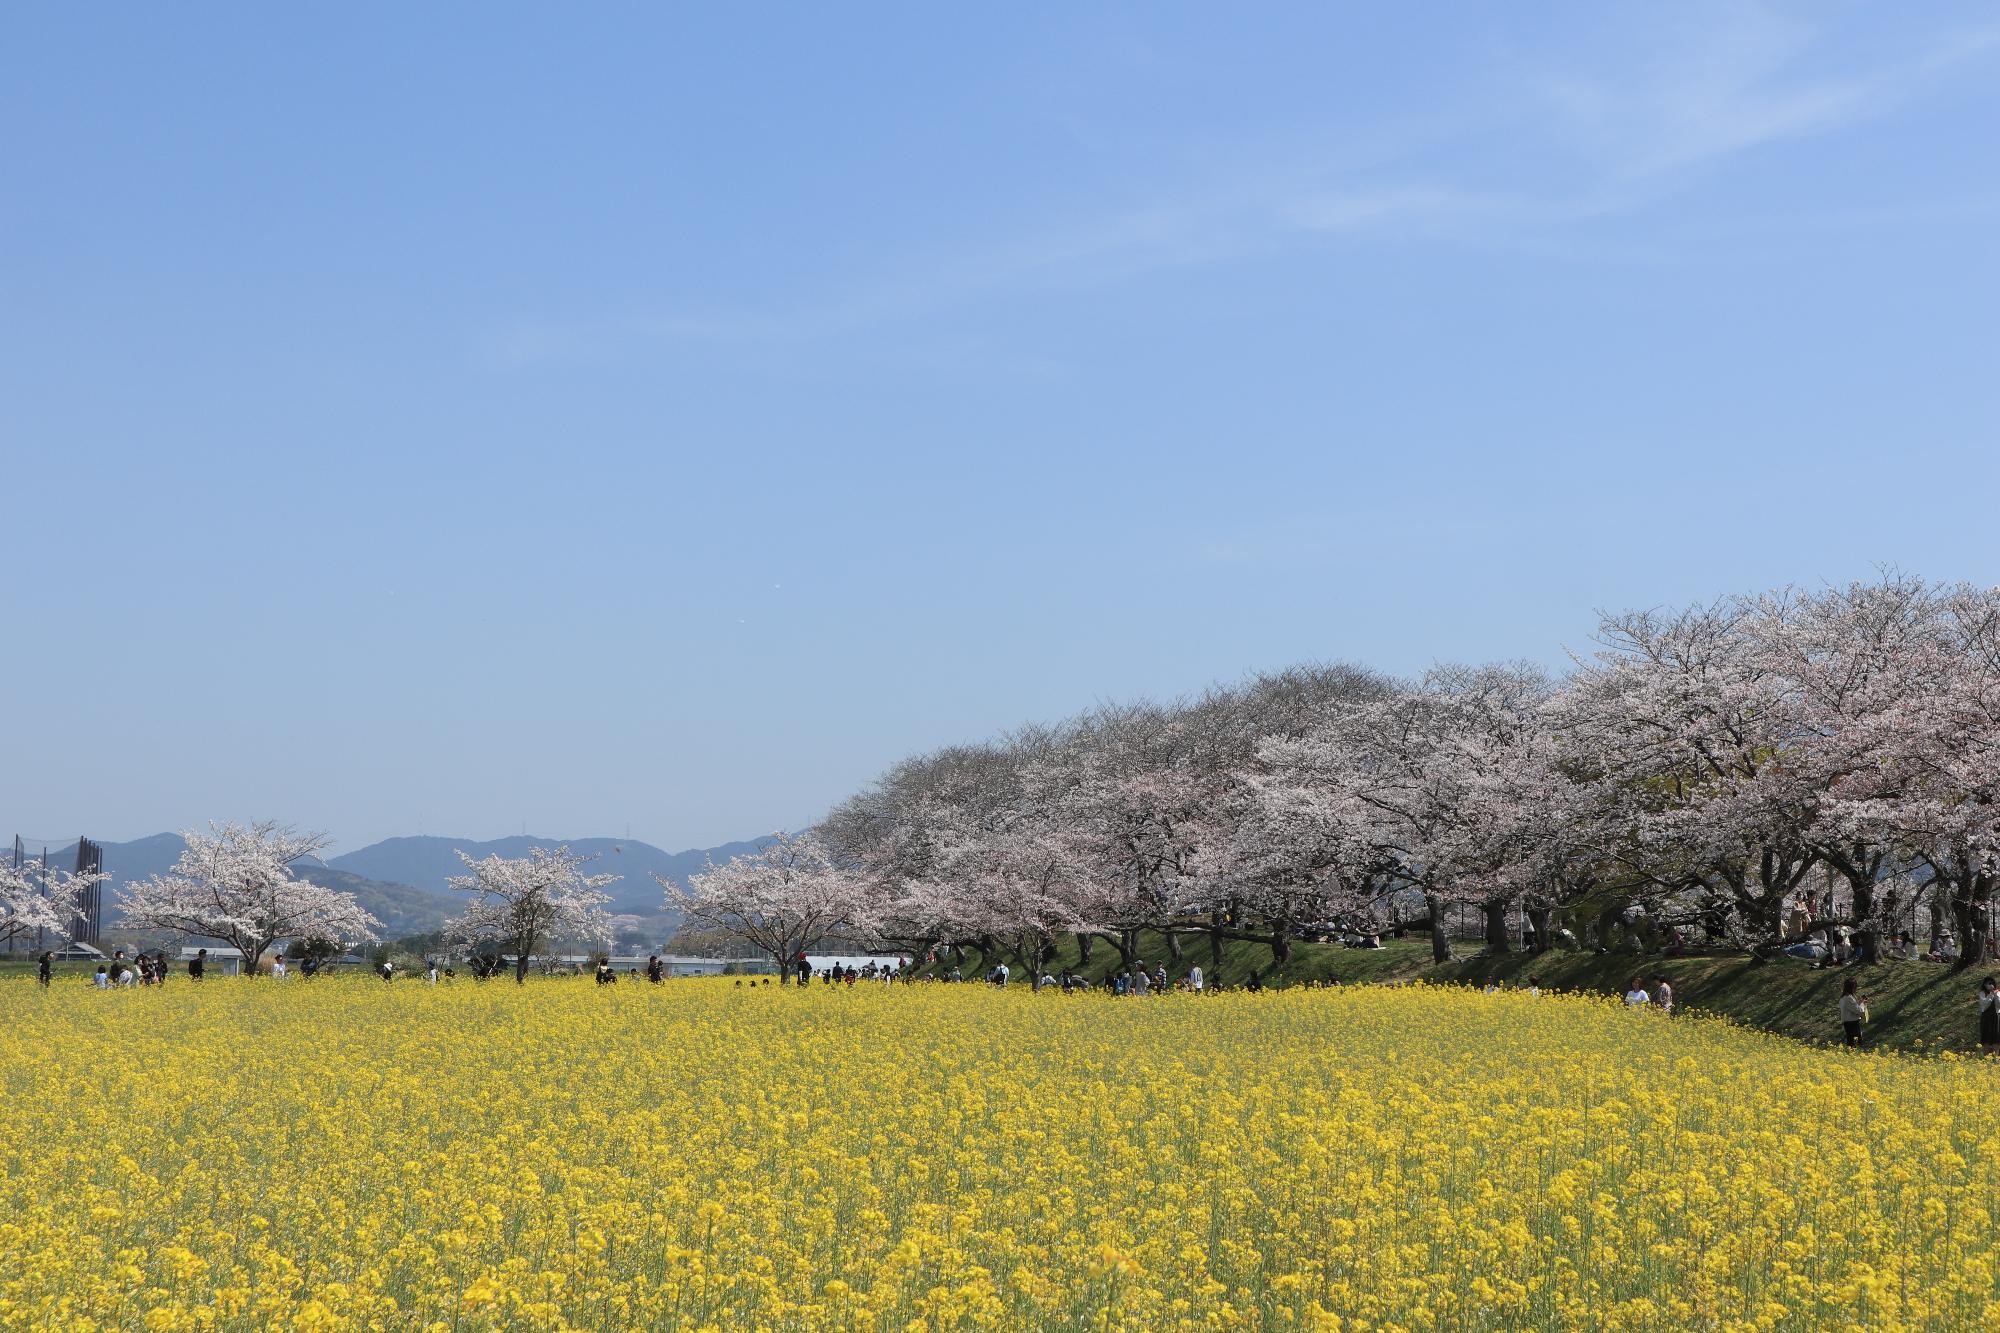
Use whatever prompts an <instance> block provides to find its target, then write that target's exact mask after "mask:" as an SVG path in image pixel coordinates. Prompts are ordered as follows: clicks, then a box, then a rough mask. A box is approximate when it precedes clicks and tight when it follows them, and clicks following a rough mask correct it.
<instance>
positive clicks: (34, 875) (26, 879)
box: [0, 862, 108, 951]
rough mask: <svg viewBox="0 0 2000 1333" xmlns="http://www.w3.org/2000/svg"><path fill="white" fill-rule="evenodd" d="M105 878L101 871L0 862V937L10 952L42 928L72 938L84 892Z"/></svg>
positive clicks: (67, 938) (79, 918) (74, 933)
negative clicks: (17, 866) (13, 864)
mask: <svg viewBox="0 0 2000 1333" xmlns="http://www.w3.org/2000/svg"><path fill="white" fill-rule="evenodd" d="M106 878H108V877H107V876H106V875H105V874H104V873H103V872H101V871H86V872H83V873H78V872H76V871H72V870H64V869H62V868H61V867H60V866H45V865H37V864H34V863H32V862H30V863H29V864H27V865H23V866H21V867H19V868H16V867H14V866H10V865H0V939H4V940H5V941H6V945H7V948H8V949H9V950H10V951H11V950H12V949H13V948H14V947H15V946H16V945H17V944H18V943H19V942H20V941H22V940H25V939H27V938H28V937H30V936H33V935H36V934H37V933H38V932H41V931H48V932H50V933H51V934H54V935H56V936H58V937H59V938H61V939H65V940H70V939H75V938H76V930H77V927H78V926H79V925H80V924H82V917H83V899H84V895H85V894H86V893H88V892H89V891H90V889H91V887H92V886H93V885H97V884H101V883H103V882H104V880H105V879H106Z"/></svg>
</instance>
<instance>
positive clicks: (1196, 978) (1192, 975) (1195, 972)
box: [1188, 963, 1201, 995]
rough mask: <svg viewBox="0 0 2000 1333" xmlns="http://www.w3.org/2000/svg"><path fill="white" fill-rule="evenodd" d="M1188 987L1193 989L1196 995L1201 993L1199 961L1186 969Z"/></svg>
mask: <svg viewBox="0 0 2000 1333" xmlns="http://www.w3.org/2000/svg"><path fill="white" fill-rule="evenodd" d="M1188 989H1189V990H1191V991H1193V992H1194V993H1195V994H1196V995H1199V994H1201V964H1200V963H1196V964H1195V965H1194V966H1193V967H1191V968H1189V969H1188Z"/></svg>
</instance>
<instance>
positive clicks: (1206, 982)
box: [35, 895, 2000, 1055]
mask: <svg viewBox="0 0 2000 1333" xmlns="http://www.w3.org/2000/svg"><path fill="white" fill-rule="evenodd" d="M1810 897H1811V895H1805V896H1804V897H1802V899H1801V901H1800V902H1799V903H1798V904H1797V906H1796V908H1795V910H1794V912H1793V913H1792V914H1791V915H1790V916H1788V918H1787V923H1786V924H1787V930H1788V933H1791V934H1795V935H1797V936H1798V938H1797V939H1796V940H1795V942H1794V943H1793V944H1792V945H1791V946H1789V947H1788V948H1787V950H1786V952H1787V953H1795V954H1798V956H1801V957H1809V958H1811V959H1812V960H1813V961H1814V962H1815V963H1819V964H1820V965H1825V966H1834V965H1839V964H1841V963H1846V962H1860V961H1862V959H1861V958H1860V957H1859V956H1858V955H1857V954H1856V953H1855V952H1853V950H1852V947H1851V936H1850V934H1849V932H1848V931H1847V929H1846V928H1845V927H1839V928H1837V930H1836V932H1833V933H1828V932H1823V931H1818V930H1813V929H1809V927H1810V926H1811V922H1812V916H1811V913H1812V911H1813V910H1814V908H1815V907H1816V904H1814V903H1812V902H1810V901H1809V899H1810ZM1900 940H1901V942H1902V944H1903V945H1904V946H1905V948H1907V945H1908V942H1909V936H1907V935H1904V936H1902V937H1900ZM1355 947H1361V948H1368V947H1380V946H1379V943H1378V942H1376V941H1367V942H1363V943H1360V944H1358V945H1356V946H1355ZM1896 949H1897V942H1896V941H1895V940H1894V939H1892V941H1891V944H1890V956H1900V957H1909V956H1910V955H1909V953H1908V952H1907V951H1905V952H1900V953H1898V952H1896ZM1801 950H1810V951H1811V952H1809V953H1801V952H1800V951H1801ZM1822 958H1824V959H1825V960H1826V961H1825V962H1824V963H1821V959H1822ZM55 961H56V959H55V954H54V953H53V952H50V951H44V952H43V953H42V954H41V955H40V956H39V957H38V958H37V959H36V969H35V972H36V980H37V981H38V982H40V983H41V985H42V986H44V987H46V986H48V985H49V984H50V983H51V979H52V977H53V974H54V971H55ZM926 961H927V963H929V964H933V966H930V967H927V968H924V969H918V968H914V967H912V966H911V961H910V959H908V958H901V957H899V958H897V959H896V960H895V961H894V962H893V963H892V962H890V961H889V960H888V959H880V960H870V961H869V962H867V963H866V964H864V965H862V966H860V967H856V966H855V965H854V964H853V963H852V962H842V961H839V960H835V961H832V962H828V963H825V964H823V965H822V966H820V967H818V968H815V967H814V966H813V965H812V963H811V961H810V960H809V959H808V958H807V957H806V956H805V954H803V953H800V954H797V955H795V956H794V957H793V958H792V960H791V967H790V968H789V969H788V971H787V972H786V973H785V974H784V975H782V976H780V977H779V979H778V984H779V985H781V986H786V985H792V984H794V983H796V984H797V985H798V986H799V987H800V988H805V987H809V986H811V985H812V984H813V982H814V981H818V982H819V983H820V984H821V985H822V986H850V987H851V986H854V985H856V984H858V983H860V982H864V981H865V982H871V983H875V984H881V985H888V984H893V983H895V982H899V981H900V982H904V983H906V984H910V983H922V984H925V985H939V984H943V985H951V984H955V983H959V984H962V983H964V982H965V981H966V980H967V978H966V976H965V974H964V971H963V970H962V969H960V968H956V967H954V968H952V969H951V970H950V971H948V972H947V971H943V970H941V969H939V968H938V967H936V966H934V965H935V964H936V963H937V961H938V960H937V958H936V955H932V956H931V957H930V958H929V959H927V960H926ZM208 962H209V956H208V950H207V949H197V950H196V951H195V952H194V954H193V955H192V956H190V957H189V958H188V959H187V962H186V972H187V976H188V979H189V980H190V981H196V982H199V981H201V980H202V979H203V977H204V976H205V975H206V973H207V970H208ZM298 962H299V971H300V973H301V975H303V976H305V977H312V976H314V975H315V974H317V973H318V972H319V971H320V970H321V969H322V966H323V965H322V963H321V962H320V960H319V959H317V958H316V957H313V956H312V955H310V954H308V955H307V956H306V957H304V958H302V959H300V960H298ZM289 966H290V964H289V962H288V960H287V959H286V958H285V956H284V955H283V954H279V955H277V956H275V957H274V958H273V959H272V961H271V967H270V975H271V977H272V978H273V979H274V980H283V979H284V978H285V977H286V976H287V975H288V971H289ZM471 966H472V973H473V975H474V976H475V977H477V978H479V979H481V980H485V979H487V978H490V977H493V976H497V975H499V974H500V973H501V972H502V971H503V970H504V967H505V960H503V959H501V958H499V957H498V956H497V955H485V956H475V957H474V958H473V959H472V960H471ZM423 969H424V979H425V981H427V982H428V983H429V984H431V985H438V984H440V983H441V982H449V981H451V980H452V979H453V977H454V976H455V975H456V973H455V972H454V971H453V969H452V968H450V967H448V966H445V965H443V964H441V963H440V962H439V961H437V960H436V959H426V960H425V962H424V965H423ZM666 971H667V969H666V963H665V960H664V959H662V958H661V957H660V956H659V955H658V954H653V955H650V956H649V957H648V958H647V959H646V966H645V971H644V973H643V974H641V972H640V971H639V969H637V968H628V969H627V970H626V972H625V973H624V974H623V976H624V978H626V979H632V980H638V979H640V977H641V976H642V975H643V978H644V980H646V981H647V982H650V983H652V984H654V985H658V984H660V983H661V982H663V981H664V980H665V979H666ZM167 973H168V968H167V955H166V951H165V950H164V949H153V950H140V951H138V952H137V953H134V954H133V955H132V956H131V957H129V958H128V957H127V956H126V953H125V950H123V949H119V950H117V951H116V952H115V953H113V955H112V956H111V957H110V958H108V959H105V960H103V961H102V962H99V963H98V964H97V968H96V971H95V972H94V973H92V974H91V976H90V984H91V986H93V987H94V988H96V989H98V990H111V989H123V988H127V987H136V986H160V985H164V984H165V983H166V979H167ZM376 975H377V976H379V977H380V978H381V979H382V980H383V981H384V982H390V981H393V980H394V979H395V978H396V975H397V970H396V966H395V963H394V962H393V961H392V960H390V959H383V960H382V961H381V962H380V963H378V964H376ZM595 976H596V981H597V984H598V985H600V986H605V985H613V984H615V983H617V982H618V981H619V980H620V979H621V976H620V974H619V972H618V971H617V970H616V969H615V968H614V967H613V966H612V964H611V961H610V960H609V959H608V958H606V959H601V960H600V961H599V962H598V963H597V965H596V970H595ZM979 979H980V980H981V981H983V982H984V983H986V984H987V985H990V986H994V987H997V988H1003V989H1004V988H1006V987H1007V986H1008V985H1009V983H1010V982H1012V981H1013V980H1014V973H1013V969H1012V968H1011V967H1010V966H1009V965H1008V964H1007V963H1006V962H1004V961H1001V962H997V963H995V964H994V965H993V967H992V968H990V969H988V970H987V971H986V972H985V973H983V974H982V975H981V977H980V978H979ZM1032 979H1033V980H1035V981H1037V982H1038V983H1039V985H1038V987H1037V988H1038V989H1042V990H1052V991H1058V992H1060V993H1062V994H1064V995H1071V994H1078V993H1083V992H1088V991H1093V990H1095V991H1100V992H1103V993H1107V994H1109V995H1112V996H1117V997H1123V996H1128V995H1165V994H1171V993H1182V994H1192V995H1204V994H1212V993H1214V992H1217V991H1220V990H1222V989H1223V988H1222V986H1221V985H1220V984H1219V983H1217V982H1215V981H1212V980H1210V979H1209V978H1208V977H1207V976H1206V975H1205V974H1204V973H1203V971H1202V968H1201V966H1200V965H1199V964H1196V965H1194V966H1192V967H1190V968H1188V970H1187V972H1186V973H1185V974H1184V975H1182V976H1180V977H1177V978H1175V977H1170V976H1169V975H1168V972H1167V967H1166V964H1164V963H1155V964H1152V965H1150V966H1149V965H1148V964H1147V963H1145V962H1144V961H1143V960H1135V961H1133V962H1132V963H1130V964H1128V965H1126V966H1124V967H1121V968H1114V969H1112V971H1111V972H1110V974H1109V975H1108V976H1106V977H1105V978H1103V979H1101V980H1098V981H1093V980H1092V979H1091V978H1089V977H1086V976H1084V975H1083V974H1082V973H1080V972H1077V971H1074V970H1073V969H1071V968H1068V967H1064V968H1062V969H1060V970H1059V971H1055V972H1044V973H1042V974H1041V975H1040V976H1039V977H1036V978H1032ZM736 984H737V985H738V986H742V985H744V984H745V981H744V979H743V978H738V979H737V982H736ZM748 984H749V985H751V986H769V985H770V984H771V978H769V977H761V978H758V977H753V978H750V979H749V980H748ZM1266 984H1267V983H1266V979H1265V973H1264V971H1263V970H1262V969H1259V970H1257V971H1254V972H1252V973H1251V974H1250V976H1249V977H1248V978H1247V979H1246V980H1245V981H1244V982H1243V987H1242V988H1243V989H1244V990H1245V991H1248V992H1253V993H1254V992H1258V991H1262V990H1264V989H1265V988H1266ZM1304 984H1305V985H1306V986H1307V987H1309V988H1331V987H1337V986H1338V985H1340V980H1339V978H1337V977H1326V978H1320V979H1316V980H1313V981H1308V982H1306V983H1304ZM1482 989H1483V990H1484V991H1485V992H1486V993H1487V994H1496V993H1499V992H1501V991H1504V990H1506V989H1507V983H1506V981H1505V979H1504V978H1502V977H1501V976H1500V975H1499V974H1498V973H1494V974H1490V975H1488V977H1487V978H1486V981H1485V984H1484V986H1483V988H1482ZM1519 989H1520V990H1522V991H1524V992H1525V993H1526V994H1529V995H1540V994H1541V993H1542V982H1541V978H1540V976H1539V975H1536V974H1530V975H1529V976H1528V978H1527V981H1526V984H1525V985H1524V986H1522V987H1520V988H1519ZM1623 998H1624V1002H1625V1004H1626V1006H1627V1007H1628V1008H1632V1009H1644V1010H1647V1011H1650V1012H1656V1013H1659V1014H1661V1015H1666V1016H1670V1015H1672V1014H1673V1012H1674V1007H1675V1004H1676V1002H1677V1001H1676V996H1675V994H1674V986H1673V982H1672V981H1671V980H1669V979H1668V978H1667V976H1666V975H1665V974H1663V973H1657V972H1656V973H1654V974H1653V975H1652V976H1651V977H1647V976H1645V975H1638V976H1634V977H1633V978H1632V979H1631V981H1630V982H1629V983H1628V984H1627V985H1626V988H1625V991H1624V995H1623ZM1974 999H1975V1003H1976V1006H1977V1014H1978V1037H1979V1044H1980V1046H1981V1048H1982V1049H1983V1050H1984V1051H1985V1052H1986V1053H1987V1054H1989V1055H2000V978H1995V977H1991V976H1989V977H1987V978H1985V979H1984V980H1982V981H1981V982H1980V983H1979V989H1978V991H1977V993H1976V995H1975V997H1974ZM1838 1011H1839V1020H1840V1027H1841V1032H1842V1038H1843V1042H1844V1044H1845V1045H1847V1046H1858V1045H1860V1044H1861V1040H1862V1036H1863V1033H1864V1031H1865V1029H1866V1026H1867V1024H1868V1022H1869V1021H1870V1015H1869V1010H1868V1000H1867V997H1866V996H1864V995H1863V994H1862V993H1861V985H1860V981H1859V979H1858V978H1856V977H1848V978H1846V979H1845V981H1844V982H1843V983H1842V985H1841V993H1840V999H1839V1002H1838Z"/></svg>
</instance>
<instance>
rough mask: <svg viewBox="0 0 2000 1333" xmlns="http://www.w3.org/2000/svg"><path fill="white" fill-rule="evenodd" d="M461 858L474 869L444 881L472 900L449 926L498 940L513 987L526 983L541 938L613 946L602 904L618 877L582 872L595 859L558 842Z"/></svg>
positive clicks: (471, 937)
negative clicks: (509, 961)
mask: <svg viewBox="0 0 2000 1333" xmlns="http://www.w3.org/2000/svg"><path fill="white" fill-rule="evenodd" d="M458 859H459V860H460V861H462V862H464V863H465V866H466V869H468V870H470V871H471V872H472V873H471V874H469V875H453V876H452V877H451V878H450V879H448V880H447V881H446V883H447V884H448V885H449V886H450V887H451V888H453V889H455V890H457V891H458V892H460V893H469V894H471V895H473V900H472V902H470V903H469V904H468V905H467V906H466V909H465V912H464V913H463V914H462V915H461V916H459V917H458V919H457V920H456V921H454V922H452V923H451V924H450V926H449V927H448V928H447V929H448V930H449V931H450V932H451V933H452V934H453V935H454V936H455V937H456V938H458V939H462V940H466V941H468V942H472V943H491V944H497V945H499V946H500V947H501V948H502V949H504V950H506V951H508V952H511V953H512V954H513V955H514V981H515V983H516V984H517V985H519V984H524V983H525V982H526V981H527V979H528V960H529V958H531V957H532V956H533V955H534V952H535V950H536V949H537V948H538V947H540V946H541V945H542V944H544V943H548V942H553V941H557V940H575V941H578V942H580V943H587V944H598V945H602V944H608V943H610V941H611V938H612V934H613V926H612V920H611V916H610V914H609V913H608V912H606V911H605V910H604V909H605V904H607V903H609V902H610V901H611V895H609V894H607V893H605V892H603V889H604V887H605V885H607V884H615V883H616V882H617V881H618V880H619V879H621V878H623V877H622V876H619V875H589V874H585V873H584V870H583V867H584V866H586V865H588V864H590V863H591V862H592V861H595V860H596V859H597V858H596V857H595V856H583V855H579V854H578V853H575V852H572V851H571V850H570V849H569V848H568V847H567V846H562V847H557V848H555V849H554V850H550V849H548V848H545V847H530V848H529V849H528V854H527V855H526V856H515V857H507V856H500V855H498V854H497V853H496V854H493V855H489V856H486V857H484V858H482V859H479V860H474V859H473V858H472V857H470V856H468V855H466V854H465V853H464V852H459V853H458Z"/></svg>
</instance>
